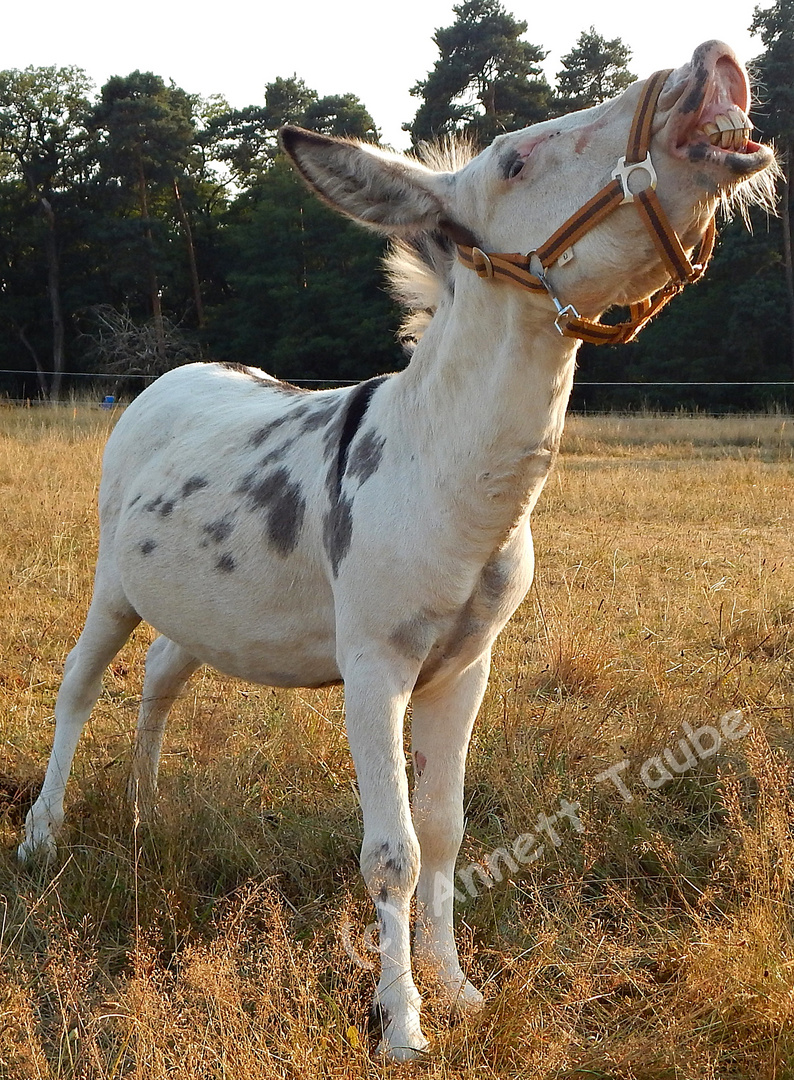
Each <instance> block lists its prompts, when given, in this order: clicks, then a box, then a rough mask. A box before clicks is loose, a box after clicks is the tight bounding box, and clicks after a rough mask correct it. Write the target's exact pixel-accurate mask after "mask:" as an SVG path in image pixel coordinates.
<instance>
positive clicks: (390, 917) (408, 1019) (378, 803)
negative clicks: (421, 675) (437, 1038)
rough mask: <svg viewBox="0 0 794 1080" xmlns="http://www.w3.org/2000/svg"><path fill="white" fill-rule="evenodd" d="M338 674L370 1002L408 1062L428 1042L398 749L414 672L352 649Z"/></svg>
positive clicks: (386, 1042)
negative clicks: (366, 896) (375, 942)
mask: <svg viewBox="0 0 794 1080" xmlns="http://www.w3.org/2000/svg"><path fill="white" fill-rule="evenodd" d="M343 674H344V676H345V714H346V724H347V734H348V739H349V740H350V749H351V752H352V754H353V761H354V762H355V766H356V776H357V779H358V789H359V793H360V796H361V809H362V812H363V816H364V842H363V844H362V846H361V871H362V873H363V875H364V880H365V882H366V885H367V888H368V890H369V893H370V895H371V896H372V899H373V901H374V902H375V907H376V908H377V912H378V920H379V924H380V959H381V974H380V981H379V982H378V986H377V989H376V991H375V1000H374V1003H373V1009H374V1011H375V1013H376V1019H379V1020H380V1023H381V1026H382V1030H383V1041H382V1042H381V1045H380V1047H379V1049H380V1050H381V1051H382V1052H385V1053H387V1054H388V1055H389V1056H390V1057H391V1058H393V1059H394V1060H396V1061H407V1060H410V1059H411V1058H414V1057H416V1056H417V1054H418V1053H420V1052H421V1051H422V1050H424V1049H425V1047H426V1046H427V1040H426V1039H425V1037H424V1035H423V1034H422V1029H421V1026H420V1023H419V1010H420V1000H419V992H418V991H417V989H416V986H415V985H414V980H413V976H412V974H411V938H410V926H409V919H410V908H411V897H412V896H413V892H414V889H415V887H416V882H417V878H418V876H419V844H418V842H417V839H416V833H415V832H414V828H413V824H412V822H411V811H410V805H409V800H408V779H407V776H406V770H405V753H404V751H403V720H404V716H405V708H406V705H407V704H408V699H409V697H410V693H411V688H412V686H413V683H414V680H415V678H416V671H409V670H407V668H406V665H405V662H402V664H401V663H400V662H399V661H394V660H392V659H391V658H387V657H377V656H372V655H371V654H370V655H362V654H361V653H358V654H357V655H356V656H355V659H354V660H352V662H351V663H350V664H348V665H345V666H344V667H343Z"/></svg>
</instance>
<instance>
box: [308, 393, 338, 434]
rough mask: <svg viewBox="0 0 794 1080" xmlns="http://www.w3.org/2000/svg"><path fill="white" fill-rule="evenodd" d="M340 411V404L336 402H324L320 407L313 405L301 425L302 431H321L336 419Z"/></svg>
mask: <svg viewBox="0 0 794 1080" xmlns="http://www.w3.org/2000/svg"><path fill="white" fill-rule="evenodd" d="M338 409H339V402H338V401H336V400H333V401H324V402H322V404H320V405H311V408H310V410H309V411H307V413H306V415H305V417H304V420H303V423H302V424H301V431H303V432H308V431H319V429H320V428H323V427H325V425H326V424H327V423H328V422H329V421H330V420H331V419H332V418H333V417H334V415H335V414H336V412H337V410H338Z"/></svg>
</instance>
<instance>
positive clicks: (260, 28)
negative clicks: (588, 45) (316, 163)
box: [0, 0, 771, 149]
mask: <svg viewBox="0 0 794 1080" xmlns="http://www.w3.org/2000/svg"><path fill="white" fill-rule="evenodd" d="M453 2H454V0H388V2H386V3H384V2H383V0H380V2H379V0H332V2H330V3H329V2H327V0H326V2H325V3H319V2H318V0H291V2H290V0H269V2H268V0H265V2H262V0H260V3H258V4H252V3H250V0H249V2H248V3H245V2H243V0H224V2H220V3H219V2H217V0H216V2H214V3H212V4H210V3H208V2H207V0H192V3H190V4H187V3H184V2H180V0H133V3H131V4H125V5H121V4H113V3H109V2H108V0H58V2H54V0H39V2H38V3H35V4H34V5H33V7H31V8H26V7H25V6H24V4H20V3H13V4H8V5H6V11H5V13H4V15H3V20H2V23H3V26H2V30H3V32H2V36H1V37H0V69H5V68H23V67H27V66H28V65H29V64H33V65H36V66H44V65H51V64H55V65H58V66H65V65H68V64H75V65H77V66H78V67H82V68H84V69H85V70H86V71H87V72H88V74H89V75H90V76H91V77H92V78H93V79H94V81H95V83H96V85H97V89H98V88H99V86H101V85H102V83H103V82H105V81H106V79H107V78H109V76H111V75H127V74H129V73H130V72H131V71H134V70H135V69H136V68H139V69H140V70H142V71H153V72H154V73H155V74H157V75H160V76H162V77H163V78H164V79H166V80H168V79H173V80H174V82H175V83H176V84H177V85H178V86H181V87H182V88H183V89H184V90H186V91H188V92H189V93H198V94H201V95H203V96H208V95H209V94H213V93H217V94H222V95H223V96H224V97H225V98H227V100H228V101H229V102H230V104H231V105H232V106H234V107H243V106H245V105H255V104H259V103H261V102H262V101H263V100H264V87H265V84H266V83H267V82H270V81H272V80H273V79H274V78H276V77H277V76H279V75H281V76H284V77H286V76H289V75H292V74H297V75H298V76H299V77H300V78H302V79H303V80H304V81H305V82H306V84H307V85H308V86H310V87H312V88H313V89H315V90H317V91H318V92H319V94H320V95H321V96H322V95H324V94H334V93H354V94H356V95H358V97H359V98H361V100H362V101H363V102H364V104H365V105H366V106H367V108H368V109H369V111H370V113H371V114H372V116H373V118H374V120H375V123H376V124H377V125H378V127H379V128H380V130H381V132H382V135H383V138H384V140H385V141H386V142H389V143H391V144H392V145H393V146H395V147H399V148H401V149H402V148H404V147H405V146H406V145H407V142H408V140H407V138H406V135H405V133H404V132H402V131H401V130H400V128H401V124H402V123H403V122H405V121H409V120H411V119H412V118H413V116H414V113H415V112H416V108H417V105H418V101H417V99H415V98H412V97H411V96H410V94H409V90H410V88H411V86H413V85H414V83H415V82H416V81H417V80H418V79H421V78H423V77H424V76H425V75H426V74H427V72H428V71H429V70H430V68H431V67H432V66H433V64H434V63H435V61H436V59H437V57H438V50H437V49H436V47H435V45H434V44H433V42H432V40H431V39H432V34H433V32H434V30H435V29H436V28H437V27H439V26H449V25H450V24H451V23H452V22H453V21H454V15H453V13H452V5H453ZM503 3H504V6H505V8H506V9H507V10H508V11H510V12H512V14H513V15H515V17H516V18H517V19H526V21H527V22H528V24H529V27H528V30H527V33H526V39H527V40H528V41H530V42H532V44H533V45H539V46H541V47H542V48H544V49H545V50H547V51H548V52H549V56H548V58H547V60H546V61H545V63H544V65H543V66H544V69H545V71H546V74H547V77H548V78H549V81H553V79H554V76H555V75H556V73H557V72H558V71H559V69H560V57H561V56H562V55H564V54H565V53H567V52H569V51H570V49H571V48H572V47H573V45H574V44H575V42H576V39H577V38H578V36H579V34H580V33H581V31H582V30H585V29H588V28H589V27H590V26H591V25H594V26H595V28H596V30H597V31H598V33H600V34H602V35H603V36H604V37H606V38H613V37H620V38H622V39H623V41H624V43H625V44H627V45H628V46H629V47H630V48H631V50H632V53H633V60H632V63H631V65H630V66H631V70H632V71H633V72H634V74H635V75H638V76H641V77H643V76H645V75H649V74H650V73H651V72H652V71H655V70H657V69H658V68H662V67H675V66H678V65H679V64H681V63H683V62H684V61H686V60H687V59H688V58H689V57H690V56H691V54H692V51H693V49H694V48H695V46H697V45H699V44H700V43H701V42H702V41H706V40H708V39H709V38H721V39H722V40H723V41H726V42H727V43H728V44H729V45H731V46H732V47H733V48H734V49H735V50H736V52H737V54H738V55H739V57H740V59H742V60H745V61H746V60H749V59H751V58H752V57H754V56H757V55H758V54H759V53H760V52H761V51H762V45H761V42H760V39H758V38H751V37H750V35H749V33H748V32H747V27H748V26H749V25H750V22H751V19H752V14H753V9H754V7H755V6H756V0H721V2H720V3H719V4H713V3H711V2H710V0H708V2H704V0H664V2H663V3H651V4H644V5H643V4H642V3H640V2H638V0H632V2H631V3H621V4H620V5H617V4H615V3H614V0H613V2H612V3H610V4H609V5H607V4H604V5H603V7H602V6H601V5H596V4H595V3H593V2H592V0H590V2H586V0H549V2H546V3H541V2H539V0H534V2H533V3H532V4H530V3H528V0H503ZM761 6H762V7H770V6H771V0H762V2H761Z"/></svg>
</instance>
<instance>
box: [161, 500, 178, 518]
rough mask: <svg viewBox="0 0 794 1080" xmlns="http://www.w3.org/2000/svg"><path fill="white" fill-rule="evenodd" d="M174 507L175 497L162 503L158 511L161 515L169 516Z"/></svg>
mask: <svg viewBox="0 0 794 1080" xmlns="http://www.w3.org/2000/svg"><path fill="white" fill-rule="evenodd" d="M173 509H174V501H173V499H166V500H165V502H163V503H160V509H159V510H158V511H157V512H158V514H159V515H160V517H168V515H169V514H170V513H172V511H173Z"/></svg>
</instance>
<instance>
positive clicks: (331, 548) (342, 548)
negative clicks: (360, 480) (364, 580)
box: [323, 495, 353, 577]
mask: <svg viewBox="0 0 794 1080" xmlns="http://www.w3.org/2000/svg"><path fill="white" fill-rule="evenodd" d="M352 506H353V504H352V502H351V500H350V499H348V498H346V497H345V496H343V495H342V496H340V497H339V499H338V500H337V501H336V502H334V503H332V504H331V507H330V509H329V511H328V513H327V514H326V515H325V521H324V523H323V546H324V547H325V553H326V555H327V556H328V558H329V559H330V560H331V569H332V571H333V574H334V577H337V575H338V574H339V567H340V565H341V563H342V560H343V559H344V557H345V556H346V555H347V553H348V551H349V550H350V543H351V541H352V539H353V513H352Z"/></svg>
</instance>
